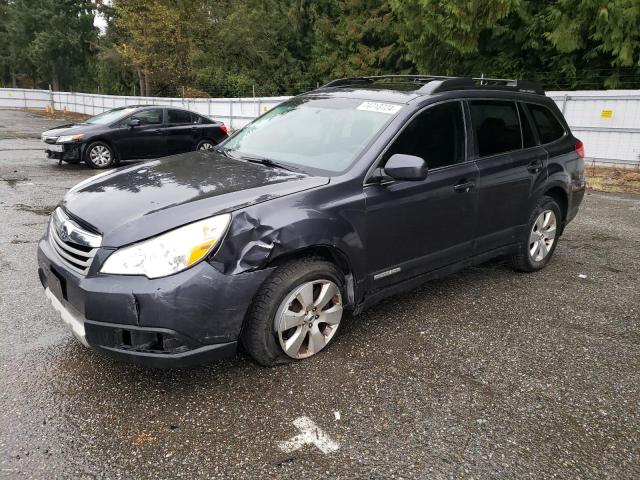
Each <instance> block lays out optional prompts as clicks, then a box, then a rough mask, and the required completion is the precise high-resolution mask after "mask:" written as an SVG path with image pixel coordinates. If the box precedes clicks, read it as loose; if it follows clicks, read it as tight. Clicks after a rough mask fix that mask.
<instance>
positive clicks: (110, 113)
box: [85, 108, 135, 125]
mask: <svg viewBox="0 0 640 480" xmlns="http://www.w3.org/2000/svg"><path fill="white" fill-rule="evenodd" d="M134 110H135V108H114V109H113V110H107V111H106V112H102V113H101V114H99V115H96V116H95V117H91V118H90V119H89V120H86V121H85V123H90V124H92V125H109V124H111V123H113V122H115V121H117V120H119V119H121V118H123V117H125V116H126V115H129V114H130V113H131V112H133V111H134Z"/></svg>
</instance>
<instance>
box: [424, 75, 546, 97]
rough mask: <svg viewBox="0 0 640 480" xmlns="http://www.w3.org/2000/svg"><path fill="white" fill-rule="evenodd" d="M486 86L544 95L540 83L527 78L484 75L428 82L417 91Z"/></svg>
mask: <svg viewBox="0 0 640 480" xmlns="http://www.w3.org/2000/svg"><path fill="white" fill-rule="evenodd" d="M478 87H486V88H489V89H492V90H509V91H513V90H517V91H519V92H523V93H536V94H538V95H544V89H543V88H542V85H540V84H539V83H536V82H530V81H528V80H515V79H508V78H486V77H474V78H469V77H458V78H452V79H450V80H442V81H438V82H435V81H433V82H429V83H427V84H425V85H424V86H423V87H422V88H420V89H419V90H418V91H419V92H420V93H424V94H430V93H439V92H448V91H451V90H466V89H471V88H478Z"/></svg>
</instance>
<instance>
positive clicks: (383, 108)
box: [356, 102, 402, 115]
mask: <svg viewBox="0 0 640 480" xmlns="http://www.w3.org/2000/svg"><path fill="white" fill-rule="evenodd" d="M401 108H402V105H394V104H393V103H382V102H363V103H361V104H360V105H358V108H357V109H356V110H364V111H366V112H377V113H387V114H389V115H393V114H394V113H398V111H399V110H400V109H401Z"/></svg>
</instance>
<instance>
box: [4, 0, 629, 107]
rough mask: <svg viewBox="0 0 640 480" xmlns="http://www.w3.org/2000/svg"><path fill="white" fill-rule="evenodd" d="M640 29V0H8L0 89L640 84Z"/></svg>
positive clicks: (191, 92)
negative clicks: (393, 78)
mask: <svg viewBox="0 0 640 480" xmlns="http://www.w3.org/2000/svg"><path fill="white" fill-rule="evenodd" d="M96 15H99V16H100V18H101V19H103V23H105V24H106V27H105V28H104V29H103V30H102V31H101V30H100V29H98V28H97V27H95V26H94V17H95V16H96ZM639 25H640V1H639V0H491V1H486V0H388V1H383V0H215V1H214V0H111V1H101V0H0V84H1V85H2V86H22V87H36V88H48V86H49V85H50V86H51V88H53V89H55V90H74V91H85V92H102V93H109V94H121V95H122V94H126V95H131V94H138V95H157V96H182V95H185V96H212V97H217V96H220V97H224V96H250V95H252V94H254V93H255V94H256V95H259V96H266V95H289V94H296V93H299V92H302V91H305V90H309V89H311V88H314V87H315V86H316V85H318V84H322V83H323V82H325V81H327V80H328V79H331V78H336V77H346V76H359V75H383V74H415V73H420V74H425V73H429V74H439V75H471V76H480V75H481V74H483V75H484V76H487V77H498V78H526V79H531V80H538V81H540V82H542V83H543V85H544V86H545V87H546V88H547V89H601V88H640V27H639Z"/></svg>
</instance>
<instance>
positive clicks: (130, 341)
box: [38, 236, 271, 367]
mask: <svg viewBox="0 0 640 480" xmlns="http://www.w3.org/2000/svg"><path fill="white" fill-rule="evenodd" d="M107 254H108V252H99V254H97V255H96V257H95V259H94V263H96V262H99V263H101V262H102V261H104V259H105V258H106V256H107ZM97 270H98V265H92V267H91V269H90V270H89V273H88V274H87V276H86V277H85V276H82V275H79V274H77V273H75V272H73V271H71V270H70V269H68V268H67V267H66V266H65V264H64V262H63V261H61V259H60V258H59V257H58V255H57V253H56V252H55V251H54V250H53V249H52V248H51V245H50V244H49V241H48V240H47V237H46V236H45V238H43V239H42V240H41V241H40V243H39V245H38V274H39V276H40V281H41V283H42V285H43V287H44V288H45V293H46V295H47V297H48V298H49V300H50V301H51V303H52V305H53V306H54V308H55V309H56V310H57V311H58V312H59V313H60V314H61V316H62V318H63V321H64V322H65V323H67V325H69V326H70V327H71V329H72V331H73V333H74V335H75V336H76V337H77V338H78V339H79V340H80V341H81V342H83V343H84V344H85V345H88V346H90V347H93V348H95V349H97V350H100V351H103V352H105V353H107V354H110V355H112V356H116V357H118V358H121V359H125V360H128V361H132V362H136V363H140V364H144V365H147V366H153V367H180V366H189V365H194V364H200V363H205V362H208V361H211V360H215V359H221V358H227V357H230V356H233V355H234V354H235V351H236V346H237V341H238V338H239V336H240V331H241V329H242V324H243V322H244V318H245V316H246V313H247V310H248V307H249V305H250V304H251V301H252V299H253V297H254V295H255V293H256V292H257V290H258V288H260V286H261V285H262V283H263V282H264V280H265V279H266V278H267V276H268V275H269V273H270V272H271V270H268V269H267V270H260V271H255V272H248V273H243V274H238V275H224V274H223V273H220V272H219V271H218V270H216V269H215V268H214V267H212V266H211V265H210V264H209V263H207V262H201V263H199V264H198V265H196V266H195V267H193V268H190V269H188V270H185V271H183V272H180V273H177V274H175V275H171V276H169V277H164V278H157V279H148V278H146V277H141V276H124V275H104V274H100V273H97Z"/></svg>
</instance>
